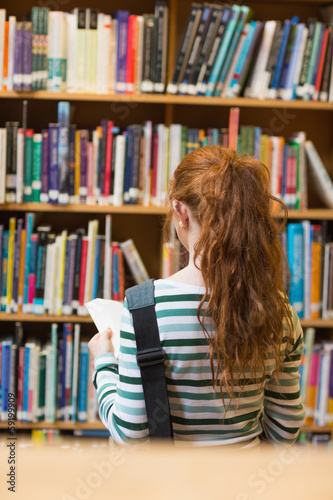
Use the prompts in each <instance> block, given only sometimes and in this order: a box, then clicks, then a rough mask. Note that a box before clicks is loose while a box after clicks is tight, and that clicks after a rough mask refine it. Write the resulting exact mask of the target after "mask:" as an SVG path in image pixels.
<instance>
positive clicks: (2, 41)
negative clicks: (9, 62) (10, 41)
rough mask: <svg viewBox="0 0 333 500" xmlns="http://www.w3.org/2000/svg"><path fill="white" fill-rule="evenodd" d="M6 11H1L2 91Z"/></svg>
mask: <svg viewBox="0 0 333 500" xmlns="http://www.w3.org/2000/svg"><path fill="white" fill-rule="evenodd" d="M5 22H6V9H0V90H2V85H3V81H2V80H3V60H4V55H5Z"/></svg>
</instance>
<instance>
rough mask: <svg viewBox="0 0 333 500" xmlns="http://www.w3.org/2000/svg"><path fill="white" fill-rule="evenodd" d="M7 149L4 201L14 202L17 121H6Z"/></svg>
mask: <svg viewBox="0 0 333 500" xmlns="http://www.w3.org/2000/svg"><path fill="white" fill-rule="evenodd" d="M5 126H6V130H7V133H6V136H7V151H6V202H7V203H15V198H16V182H17V167H16V157H17V131H18V127H19V123H18V122H6V123H5Z"/></svg>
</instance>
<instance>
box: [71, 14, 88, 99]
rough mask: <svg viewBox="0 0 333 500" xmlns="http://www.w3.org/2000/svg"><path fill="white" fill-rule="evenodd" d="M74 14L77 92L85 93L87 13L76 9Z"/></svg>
mask: <svg viewBox="0 0 333 500" xmlns="http://www.w3.org/2000/svg"><path fill="white" fill-rule="evenodd" d="M73 14H74V16H75V91H76V92H84V91H85V88H86V82H85V76H86V69H85V68H86V22H87V21H86V11H85V9H79V8H77V7H76V8H75V9H74V10H73ZM79 26H80V27H79Z"/></svg>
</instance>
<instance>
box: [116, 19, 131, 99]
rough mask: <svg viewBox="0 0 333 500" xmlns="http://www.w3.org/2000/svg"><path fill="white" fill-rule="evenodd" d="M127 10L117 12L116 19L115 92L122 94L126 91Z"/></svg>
mask: <svg viewBox="0 0 333 500" xmlns="http://www.w3.org/2000/svg"><path fill="white" fill-rule="evenodd" d="M129 15H130V13H129V11H128V10H118V11H117V12H116V19H117V21H118V27H117V59H116V60H117V63H116V92H117V93H121V94H124V93H125V92H126V90H127V83H126V65H127V32H128V17H129Z"/></svg>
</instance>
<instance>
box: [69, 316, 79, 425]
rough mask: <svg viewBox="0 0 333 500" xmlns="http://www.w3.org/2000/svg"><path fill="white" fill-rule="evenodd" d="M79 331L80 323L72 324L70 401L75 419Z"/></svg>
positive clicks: (74, 418) (72, 415) (73, 419)
mask: <svg viewBox="0 0 333 500" xmlns="http://www.w3.org/2000/svg"><path fill="white" fill-rule="evenodd" d="M80 333H81V325H80V324H78V323H76V324H75V325H74V351H73V376H72V401H71V410H72V413H71V419H72V421H73V422H75V421H76V417H77V398H78V380H79V355H80V352H79V351H80Z"/></svg>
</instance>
